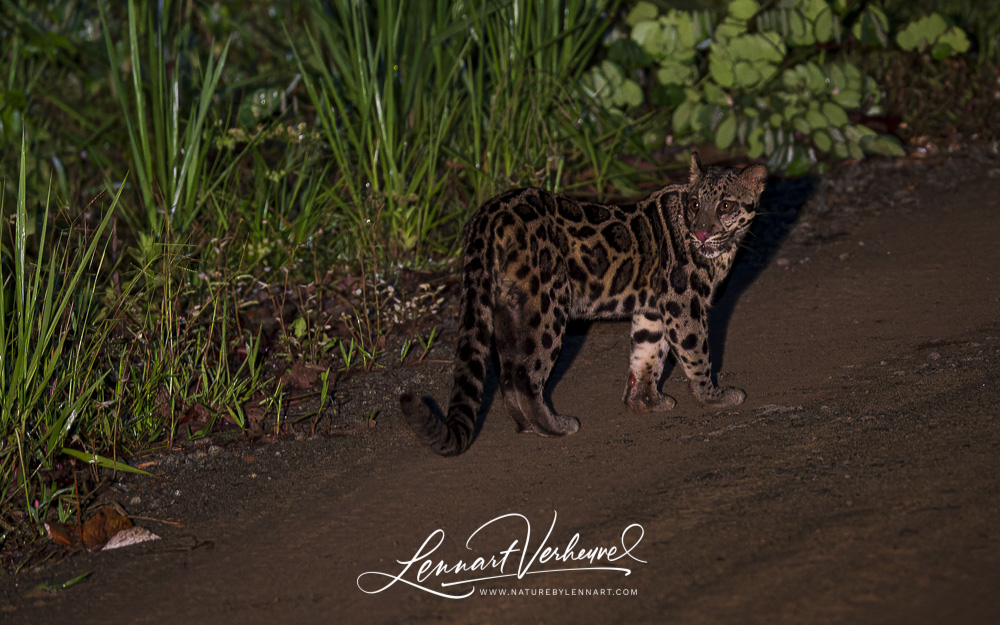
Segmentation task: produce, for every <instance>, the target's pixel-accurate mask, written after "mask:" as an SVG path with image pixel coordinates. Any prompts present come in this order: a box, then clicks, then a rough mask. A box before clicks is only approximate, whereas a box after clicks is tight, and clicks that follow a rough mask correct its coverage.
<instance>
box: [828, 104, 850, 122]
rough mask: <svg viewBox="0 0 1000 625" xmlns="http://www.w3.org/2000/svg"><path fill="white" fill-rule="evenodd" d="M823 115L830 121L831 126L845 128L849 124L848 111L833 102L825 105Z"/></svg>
mask: <svg viewBox="0 0 1000 625" xmlns="http://www.w3.org/2000/svg"><path fill="white" fill-rule="evenodd" d="M823 115H825V116H826V118H827V119H828V120H830V125H831V126H837V127H840V126H844V125H846V124H847V123H848V119H847V111H845V110H844V109H842V108H841V107H840V106H838V105H836V104H834V103H833V102H824V103H823Z"/></svg>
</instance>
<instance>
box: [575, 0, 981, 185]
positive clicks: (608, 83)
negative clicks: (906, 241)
mask: <svg viewBox="0 0 1000 625" xmlns="http://www.w3.org/2000/svg"><path fill="white" fill-rule="evenodd" d="M892 32H893V31H892V29H891V28H890V19H889V17H888V16H887V14H886V12H885V11H883V10H882V9H880V8H879V7H878V6H877V5H876V4H874V3H864V4H861V5H860V9H859V8H858V6H857V5H856V4H855V3H849V2H844V1H843V0H833V1H827V0H785V1H782V2H772V3H765V4H764V5H762V4H761V3H760V2H758V1H757V0H733V1H732V2H729V3H728V5H727V6H726V8H725V10H723V11H712V10H700V11H681V10H677V9H667V10H661V9H660V8H659V7H658V6H656V5H654V4H652V3H651V2H647V1H642V2H638V3H636V4H635V5H634V6H633V7H632V8H631V10H630V11H629V12H628V14H627V16H626V18H625V23H624V25H623V26H622V27H620V28H618V29H616V30H615V32H614V33H613V35H612V36H611V37H609V38H608V42H607V59H606V60H604V61H603V62H602V63H601V64H600V65H598V66H596V67H594V68H593V69H592V70H591V71H590V73H589V75H588V76H587V84H588V85H589V86H590V89H591V90H592V91H593V93H594V94H595V95H597V96H598V97H600V98H601V99H602V101H603V102H604V104H605V105H607V106H610V107H617V108H618V109H620V110H625V111H628V110H634V109H635V108H636V107H639V106H640V105H642V104H643V103H644V102H645V100H646V95H645V94H648V98H649V100H650V103H651V104H654V105H659V106H665V107H667V108H669V109H670V110H671V111H672V117H671V119H670V123H669V125H667V128H666V129H665V130H662V131H658V132H657V131H653V132H651V133H650V134H649V136H648V137H647V141H648V142H650V143H658V142H659V141H661V140H662V139H663V138H664V137H669V140H670V141H671V142H677V143H679V144H681V145H690V144H698V143H706V142H710V143H714V144H715V145H716V146H717V147H718V148H719V149H721V150H727V149H731V148H733V147H737V146H745V149H746V154H747V155H748V156H750V157H751V158H757V157H760V156H766V157H767V158H768V164H769V166H770V167H771V168H772V169H773V170H777V171H785V172H787V173H788V174H791V175H798V174H803V173H806V172H807V171H809V170H810V169H812V168H813V167H815V166H816V165H817V163H819V162H820V161H821V158H822V157H823V155H827V156H828V157H832V158H833V159H838V160H840V159H847V158H851V159H856V160H857V159H862V158H864V157H865V155H866V154H879V155H886V156H901V155H903V154H904V150H903V147H902V144H901V143H900V141H899V139H898V138H897V137H895V136H893V135H891V134H884V133H879V132H877V131H875V130H873V129H872V128H870V127H869V126H868V125H866V124H864V123H859V122H858V119H857V118H860V117H873V116H880V115H884V114H885V108H884V105H883V92H884V86H883V85H880V84H879V83H878V81H877V80H875V79H874V78H873V77H872V76H870V75H869V74H868V73H867V72H866V71H865V70H864V67H865V61H864V58H862V56H861V55H859V54H857V53H856V52H855V50H856V49H857V47H858V46H861V47H863V48H873V47H874V48H883V49H884V48H889V47H890V46H891V45H892V44H893V42H896V43H897V44H898V46H899V48H900V49H902V50H904V51H908V52H927V51H929V53H930V55H931V57H932V58H934V59H936V60H941V59H944V58H947V57H950V56H954V55H960V54H964V53H966V52H967V51H968V50H969V47H970V41H969V39H968V37H967V35H966V33H965V31H963V30H962V29H961V28H959V27H958V26H955V25H949V24H948V22H947V21H946V20H945V18H944V17H943V16H942V15H941V14H939V13H936V12H934V13H931V14H929V15H925V16H920V17H916V18H913V19H912V20H911V21H909V22H907V23H905V24H901V25H900V26H899V28H898V30H897V31H896V32H897V34H895V35H894V36H893V35H892ZM644 77H648V78H644Z"/></svg>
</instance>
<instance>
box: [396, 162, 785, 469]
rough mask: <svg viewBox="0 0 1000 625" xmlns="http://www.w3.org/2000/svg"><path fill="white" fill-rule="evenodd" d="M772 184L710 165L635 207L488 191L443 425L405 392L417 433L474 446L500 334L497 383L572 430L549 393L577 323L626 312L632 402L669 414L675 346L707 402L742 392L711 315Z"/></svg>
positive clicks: (404, 404) (470, 250) (507, 397)
mask: <svg viewBox="0 0 1000 625" xmlns="http://www.w3.org/2000/svg"><path fill="white" fill-rule="evenodd" d="M766 179H767V170H766V169H765V168H764V167H763V166H761V165H751V166H749V167H746V168H744V169H733V168H726V167H703V166H702V164H701V162H700V161H699V160H698V156H697V155H692V157H691V173H690V178H689V181H688V183H687V184H672V185H669V186H666V187H663V188H662V189H660V190H659V191H656V192H655V193H653V194H652V195H651V196H649V197H648V198H646V199H644V200H642V201H640V202H638V203H637V204H631V205H627V206H613V205H606V204H595V203H589V202H581V201H577V200H575V199H571V198H568V197H564V196H562V195H558V194H553V193H549V192H546V191H543V190H540V189H519V190H515V191H510V192H507V193H504V194H502V195H500V196H498V197H495V198H493V199H492V200H490V201H488V202H487V203H486V204H484V205H483V206H482V208H480V209H479V211H478V212H477V213H476V214H475V216H473V218H472V219H471V221H470V222H469V224H468V226H466V230H465V234H464V237H465V256H464V266H463V271H462V296H461V304H460V312H459V315H460V318H459V329H458V332H459V335H458V345H457V348H456V352H455V384H454V388H453V390H452V394H451V401H450V405H449V408H448V415H447V419H446V420H445V421H442V420H440V419H439V418H438V417H436V416H435V415H434V414H433V413H432V412H431V410H430V408H429V406H428V405H427V404H425V403H424V402H422V401H420V400H419V399H417V398H416V397H415V396H414V395H413V394H412V393H403V394H402V395H401V396H400V405H401V408H402V410H403V414H404V415H405V416H406V419H407V421H408V422H409V424H410V427H412V428H413V430H414V431H415V432H416V433H417V434H418V435H420V436H421V437H422V438H423V439H424V440H426V441H427V443H429V444H430V446H431V447H432V448H433V449H434V451H436V452H437V453H439V454H442V455H446V456H451V455H457V454H460V453H462V452H464V451H465V450H466V449H468V448H469V446H470V445H471V444H472V440H473V436H474V434H475V424H476V418H477V414H478V412H479V409H480V406H481V404H482V392H483V383H484V380H485V377H486V360H487V358H489V356H490V350H491V342H492V341H495V342H496V348H497V354H498V356H499V361H500V390H501V391H502V393H503V398H504V402H505V404H506V406H507V410H508V412H509V413H510V415H511V417H513V418H514V421H515V422H516V423H517V427H518V429H519V430H520V431H522V432H535V433H537V434H539V435H542V436H563V435H565V434H572V433H573V432H576V431H577V430H578V429H579V427H580V422H579V421H578V420H577V419H575V418H573V417H569V416H566V415H559V414H556V413H554V412H553V411H552V410H550V409H549V407H548V406H547V405H546V404H545V402H544V401H543V399H542V391H543V389H544V388H545V383H546V381H547V380H548V378H549V373H550V372H551V371H552V366H553V364H554V363H555V361H556V358H557V357H558V356H559V349H560V347H561V346H562V340H563V335H564V333H565V331H566V323H567V321H568V320H569V319H570V318H575V317H580V318H585V319H606V318H615V317H624V316H631V318H632V356H631V363H630V366H629V376H628V382H627V384H626V386H625V394H624V397H623V400H624V401H625V404H626V405H627V406H628V407H629V408H631V409H632V410H635V411H637V412H647V411H650V410H669V409H670V408H673V407H674V404H675V401H674V399H673V398H672V397H670V396H668V395H664V394H661V393H660V392H659V390H658V386H659V382H660V377H661V375H662V373H663V366H664V362H665V360H666V357H667V353H668V352H669V351H670V350H673V352H674V355H675V357H676V359H677V362H678V363H679V364H680V366H681V367H682V368H683V369H684V373H685V374H686V375H687V377H688V380H689V387H690V388H691V391H692V392H693V393H694V396H695V398H696V399H697V400H698V401H699V402H701V403H702V404H707V405H713V406H732V405H736V404H739V403H741V402H742V401H743V400H744V398H745V397H746V393H744V392H743V391H742V390H740V389H738V388H735V387H731V386H723V387H720V386H716V385H715V384H714V383H713V382H712V378H711V372H712V366H711V361H710V359H709V348H708V310H709V305H710V304H711V302H712V296H713V294H714V291H715V289H716V287H717V286H718V285H719V283H720V282H721V281H722V280H723V279H724V278H725V277H726V274H728V273H729V269H730V267H731V266H732V264H733V258H734V257H735V255H736V249H737V246H738V244H739V242H740V240H741V239H742V238H743V236H744V235H745V234H746V232H747V230H748V229H749V228H750V222H751V220H752V219H753V216H754V213H755V212H756V210H757V203H758V200H759V198H760V194H761V191H763V189H764V184H765V182H766Z"/></svg>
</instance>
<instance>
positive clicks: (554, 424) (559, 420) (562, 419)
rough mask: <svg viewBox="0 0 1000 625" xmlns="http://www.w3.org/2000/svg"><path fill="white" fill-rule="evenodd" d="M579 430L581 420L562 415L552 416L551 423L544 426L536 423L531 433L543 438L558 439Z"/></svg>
mask: <svg viewBox="0 0 1000 625" xmlns="http://www.w3.org/2000/svg"><path fill="white" fill-rule="evenodd" d="M579 429H580V420H579V419H577V418H576V417H569V416H566V415H561V414H560V415H552V416H551V418H550V420H549V422H548V423H545V424H544V425H543V424H538V423H536V424H535V427H534V429H532V430H530V431H531V432H533V433H535V434H537V435H539V436H541V437H542V438H556V437H559V436H568V435H569V434H573V433H574V432H576V431H578V430H579Z"/></svg>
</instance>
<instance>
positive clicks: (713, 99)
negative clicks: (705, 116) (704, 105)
mask: <svg viewBox="0 0 1000 625" xmlns="http://www.w3.org/2000/svg"><path fill="white" fill-rule="evenodd" d="M705 102H710V103H712V104H725V105H727V106H728V105H729V95H728V94H727V93H726V92H725V91H723V90H722V89H721V88H720V87H719V86H718V85H716V84H714V83H710V82H709V83H705Z"/></svg>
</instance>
